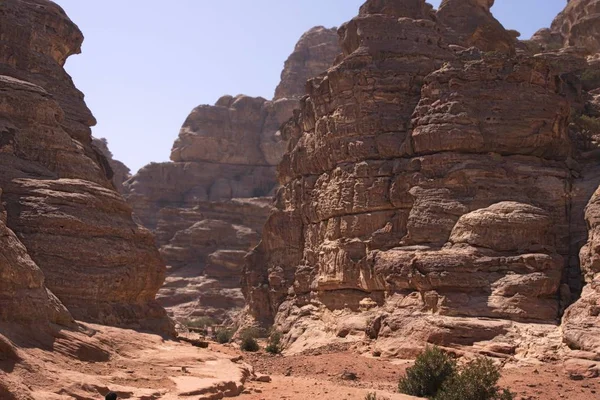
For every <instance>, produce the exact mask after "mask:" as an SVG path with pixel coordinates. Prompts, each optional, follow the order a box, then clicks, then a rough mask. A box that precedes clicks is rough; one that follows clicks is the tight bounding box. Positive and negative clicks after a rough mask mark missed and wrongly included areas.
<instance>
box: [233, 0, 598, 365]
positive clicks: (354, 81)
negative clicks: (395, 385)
mask: <svg viewBox="0 0 600 400" xmlns="http://www.w3.org/2000/svg"><path fill="white" fill-rule="evenodd" d="M492 5H493V2H491V1H490V2H475V1H462V2H454V1H444V2H443V4H442V7H440V10H439V11H438V12H437V15H433V14H428V12H429V11H428V10H430V9H429V8H428V7H427V6H425V3H424V2H423V1H420V2H418V1H415V2H411V1H368V2H367V3H366V4H365V5H364V6H363V7H362V8H361V12H360V14H359V16H358V17H356V18H354V19H353V20H352V21H350V22H349V23H347V24H345V25H344V26H343V27H342V28H341V29H340V35H341V44H342V48H343V50H344V54H343V59H341V60H340V62H339V63H338V64H336V65H335V66H334V67H333V68H331V69H330V70H329V71H328V73H327V74H326V75H325V76H322V77H319V78H315V79H312V80H311V81H309V84H308V88H309V97H308V98H305V99H303V100H302V102H301V110H300V113H298V114H297V115H296V116H295V117H294V118H293V119H292V120H291V121H289V122H288V123H287V124H286V125H285V128H284V130H283V133H284V136H286V137H290V138H291V142H290V146H289V148H288V149H289V150H288V152H287V153H286V154H285V155H284V157H283V161H282V163H281V164H280V166H279V180H280V182H281V185H282V186H281V188H280V189H279V191H278V193H277V197H276V207H277V210H276V211H275V212H274V213H273V214H272V215H271V216H270V217H269V220H268V222H267V224H266V225H265V229H264V231H263V237H262V241H261V244H260V245H259V246H258V247H257V248H256V249H255V250H254V251H253V253H252V254H251V255H250V256H249V258H248V260H247V264H246V267H245V270H244V286H243V288H244V294H245V296H246V299H247V301H248V316H249V320H250V321H249V323H250V322H258V323H262V324H264V325H270V324H273V323H274V324H275V326H276V327H277V328H279V329H281V330H282V331H283V332H285V333H286V339H285V340H286V343H287V344H288V345H290V346H291V347H292V348H301V347H302V346H304V345H309V344H310V339H309V337H316V335H317V333H316V332H322V335H325V336H326V335H328V334H329V335H333V336H335V335H338V336H339V332H338V331H339V329H338V328H339V326H345V325H344V324H345V323H344V321H346V320H354V319H355V318H356V315H360V316H361V318H364V319H366V326H367V328H366V329H365V333H366V334H367V336H369V337H371V338H372V339H378V343H380V344H379V346H381V348H382V351H384V352H386V353H390V354H391V353H394V354H396V355H399V354H400V355H405V356H408V355H414V352H415V348H417V347H419V346H420V345H422V344H423V343H424V342H430V343H436V344H440V345H474V344H478V346H481V347H484V348H487V347H486V346H487V344H486V343H488V341H490V340H494V341H495V342H498V341H499V342H503V343H511V345H510V346H512V348H516V347H518V344H517V342H518V341H519V340H522V339H523V337H524V336H523V335H526V334H525V333H523V332H525V331H528V332H534V331H535V332H545V333H543V334H542V335H549V332H550V331H551V329H548V326H552V325H553V324H554V325H556V324H558V322H559V318H560V316H561V313H562V311H563V310H564V308H565V307H566V306H568V305H569V304H570V301H571V299H570V298H569V296H570V295H572V296H573V298H576V297H577V296H578V293H579V291H580V290H581V275H580V272H579V263H578V262H577V260H576V258H577V254H578V252H579V249H580V247H581V246H582V244H583V242H585V236H586V228H585V221H584V219H583V209H584V207H585V204H586V203H587V200H588V199H589V197H590V196H591V194H592V192H593V191H594V190H595V188H597V187H598V184H599V183H600V175H598V173H597V169H594V168H589V167H588V165H590V164H587V161H585V157H584V156H583V153H584V151H583V148H582V147H581V146H580V143H579V142H578V141H577V140H574V136H572V134H573V132H572V131H570V130H569V122H570V116H571V107H572V104H570V103H569V101H570V99H571V98H572V99H573V101H577V102H584V101H583V100H582V98H585V96H583V97H582V93H581V91H579V92H572V91H571V88H570V86H569V85H570V84H569V82H570V81H569V79H571V78H570V76H566V75H565V74H564V73H563V71H564V72H568V73H572V74H575V75H576V74H577V73H578V72H576V71H579V72H580V69H578V67H577V68H574V66H575V65H585V60H584V59H582V58H581V57H580V56H579V58H577V60H575V58H576V57H575V56H571V55H568V54H566V53H565V54H562V53H561V54H555V55H553V56H547V55H544V56H538V57H533V56H524V55H521V56H516V57H515V56H512V54H513V53H514V43H513V39H512V37H513V36H511V34H508V33H507V32H506V31H505V30H504V29H503V28H502V26H501V25H500V24H499V23H498V22H497V21H496V20H495V19H494V18H493V17H492V15H491V14H490V13H489V8H490V7H491V6H492ZM399 17H400V18H399ZM436 17H437V18H436ZM455 17H456V18H458V17H460V18H462V19H464V21H462V22H458V21H459V20H458V19H457V20H454V19H453V18H455ZM463 28H464V29H463ZM467 28H468V29H467ZM508 38H511V40H508ZM457 44H458V45H459V46H456V45H457ZM466 45H469V46H479V48H476V47H473V48H469V49H466V50H465V49H464V48H462V47H461V46H466ZM491 50H496V51H491ZM569 57H575V58H573V59H571V58H569ZM575 75H574V76H575ZM581 104H583V103H581ZM573 158H577V159H578V160H580V163H578V162H576V161H574V159H573ZM590 162H591V160H590ZM588 213H589V210H588ZM482 318H492V319H494V321H487V320H485V319H483V320H482ZM340 332H341V331H340ZM344 332H345V331H344ZM344 335H345V334H344ZM550 336H552V335H550ZM555 336H558V334H557V335H555ZM394 338H402V343H401V344H400V342H399V341H398V340H395V339H394ZM517 338H521V339H517ZM535 341H537V339H532V342H535ZM294 342H297V343H300V345H296V344H293V343H294ZM391 344H393V346H392V345H391ZM394 346H395V347H394Z"/></svg>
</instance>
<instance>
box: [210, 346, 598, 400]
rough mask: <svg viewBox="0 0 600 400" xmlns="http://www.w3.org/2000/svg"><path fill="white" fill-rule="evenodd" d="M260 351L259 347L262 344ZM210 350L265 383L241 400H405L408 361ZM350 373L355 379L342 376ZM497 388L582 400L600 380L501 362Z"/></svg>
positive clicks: (356, 351) (544, 398) (532, 397)
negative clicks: (374, 397) (368, 398)
mask: <svg viewBox="0 0 600 400" xmlns="http://www.w3.org/2000/svg"><path fill="white" fill-rule="evenodd" d="M262 347H263V348H264V343H262ZM210 348H211V349H212V350H215V351H217V352H220V353H224V354H228V355H230V356H240V355H241V356H242V357H244V358H243V361H244V362H246V363H248V364H250V365H252V366H253V368H254V371H255V372H256V373H257V374H258V375H268V376H270V377H271V382H259V381H249V382H248V383H247V384H246V385H245V389H244V391H243V392H242V395H241V396H240V398H241V399H256V400H259V399H265V400H266V399H288V400H296V399H298V400H304V399H306V398H307V396H311V397H312V398H318V399H364V397H365V395H366V394H367V393H372V392H376V393H377V394H378V398H385V397H388V398H389V399H407V398H411V397H410V396H408V397H407V396H402V395H399V394H398V393H395V392H396V390H397V384H398V380H399V379H400V377H401V376H402V375H403V374H404V373H405V371H406V369H407V368H408V367H410V366H411V365H412V362H413V361H412V360H403V359H393V358H392V359H389V358H387V359H386V358H379V357H373V356H372V355H369V354H362V355H361V354H360V353H361V350H360V347H359V346H354V345H350V344H339V345H330V346H326V347H323V348H320V349H317V350H309V351H306V352H304V353H301V354H295V355H285V356H283V355H271V354H268V353H266V352H264V351H262V350H261V351H260V352H258V353H240V351H239V350H238V349H237V346H235V345H224V346H223V345H218V344H214V343H211V344H210ZM351 374H355V375H356V379H348V378H347V376H348V375H351ZM500 386H502V387H507V388H509V389H510V390H511V391H512V392H513V393H514V394H515V399H522V400H537V399H539V400H553V399H556V400H558V399H573V400H579V399H581V400H583V399H589V398H595V397H594V396H597V394H598V393H600V380H598V379H597V378H588V377H584V376H580V375H577V373H576V369H575V368H574V366H573V365H571V364H570V363H562V362H556V363H544V364H542V363H539V364H530V363H522V362H518V361H511V360H508V361H505V362H504V368H503V377H502V380H501V381H500Z"/></svg>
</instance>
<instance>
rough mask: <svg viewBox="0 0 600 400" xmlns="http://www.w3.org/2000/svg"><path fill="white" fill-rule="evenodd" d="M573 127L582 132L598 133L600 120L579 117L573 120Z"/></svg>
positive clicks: (583, 115) (585, 116) (587, 116)
mask: <svg viewBox="0 0 600 400" xmlns="http://www.w3.org/2000/svg"><path fill="white" fill-rule="evenodd" d="M573 122H574V123H575V125H576V126H577V127H578V128H579V129H581V130H583V131H587V132H590V133H592V134H597V133H600V118H594V117H590V116H589V115H585V114H582V115H579V116H576V117H575V118H574V119H573Z"/></svg>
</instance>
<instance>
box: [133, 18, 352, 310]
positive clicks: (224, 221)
mask: <svg viewBox="0 0 600 400" xmlns="http://www.w3.org/2000/svg"><path fill="white" fill-rule="evenodd" d="M339 52H340V49H339V46H338V45H337V35H336V33H335V30H333V29H326V28H323V27H316V28H313V29H311V30H310V31H308V32H307V33H306V34H304V35H303V36H302V38H301V39H300V41H299V42H298V44H297V45H296V48H295V50H294V52H293V53H292V55H291V56H290V57H289V59H288V60H287V61H286V64H285V68H284V70H283V72H282V76H281V83H280V85H279V86H278V87H277V89H276V93H275V98H274V99H273V100H272V101H269V100H266V99H264V98H260V97H259V98H253V97H249V96H244V95H239V96H236V97H233V96H223V97H222V98H220V99H219V100H218V101H217V102H216V104H215V105H214V106H208V105H202V106H199V107H197V108H195V109H194V110H193V111H192V113H191V114H190V115H189V116H188V118H187V119H186V121H185V123H184V124H183V126H182V128H181V131H180V134H179V137H178V139H177V140H176V141H175V143H174V145H173V149H172V151H171V160H172V162H168V163H153V164H150V165H147V166H146V167H144V168H142V169H141V170H140V171H139V172H138V173H137V174H136V175H135V176H134V177H133V178H132V179H131V180H130V181H128V182H127V183H126V184H125V186H126V193H125V196H126V198H127V201H128V202H129V204H131V205H132V206H133V208H134V210H135V214H136V216H137V217H138V218H139V219H140V221H141V222H142V223H143V224H144V225H145V226H146V227H148V228H150V229H151V230H153V231H154V232H155V234H156V238H157V242H158V245H159V246H160V251H161V254H162V256H163V258H164V259H165V261H166V262H167V264H168V265H169V276H168V278H167V283H166V285H165V286H164V288H163V289H162V290H161V292H160V301H161V304H163V305H164V306H166V307H168V308H169V309H170V310H171V311H172V313H173V314H174V315H175V316H176V317H178V318H179V319H186V318H191V319H193V318H195V317H200V316H208V317H211V318H213V319H214V320H216V321H217V322H232V321H233V319H234V317H235V315H236V313H237V312H238V311H239V310H241V309H242V308H243V307H244V299H243V296H242V293H241V289H240V278H241V269H242V266H243V258H244V256H245V254H246V253H247V251H249V250H250V249H251V248H253V247H254V246H256V245H257V244H258V241H259V238H260V232H261V231H262V226H263V224H264V222H265V221H266V219H267V216H268V214H269V212H270V208H271V201H272V200H271V197H270V196H272V194H273V192H274V190H275V188H276V186H277V180H276V165H277V164H278V163H279V161H280V160H281V157H282V155H283V153H284V151H285V148H286V146H287V141H286V140H284V139H283V138H282V136H281V133H280V131H279V127H280V126H281V124H282V123H284V122H285V121H287V120H288V119H289V118H290V117H291V116H292V115H293V112H294V109H295V108H297V107H298V104H299V98H300V97H301V96H302V95H303V94H304V86H305V82H306V80H307V79H308V78H309V77H312V76H316V75H318V74H320V73H321V72H323V71H325V70H326V69H327V67H328V66H329V65H331V64H332V63H333V60H334V58H335V57H336V56H337V55H338V53H339Z"/></svg>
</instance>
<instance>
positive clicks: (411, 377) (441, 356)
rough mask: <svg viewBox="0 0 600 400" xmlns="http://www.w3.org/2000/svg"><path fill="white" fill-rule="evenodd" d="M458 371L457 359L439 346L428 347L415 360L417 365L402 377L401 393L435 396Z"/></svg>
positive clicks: (399, 388)
mask: <svg viewBox="0 0 600 400" xmlns="http://www.w3.org/2000/svg"><path fill="white" fill-rule="evenodd" d="M455 373H456V361H455V360H454V359H453V358H451V357H450V356H449V355H448V354H446V353H444V352H443V351H442V350H440V349H439V348H438V347H428V348H426V349H425V351H424V352H423V353H421V354H420V355H419V356H418V357H417V359H416V360H415V365H413V366H412V367H410V368H408V369H407V370H406V375H405V376H404V377H402V378H400V382H399V384H398V390H399V391H400V393H404V394H408V395H411V396H417V397H427V398H433V397H434V396H435V395H436V394H437V393H438V391H439V390H440V389H441V388H442V385H443V384H444V382H445V381H446V380H447V379H448V378H450V377H451V376H453V375H454V374H455Z"/></svg>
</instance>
